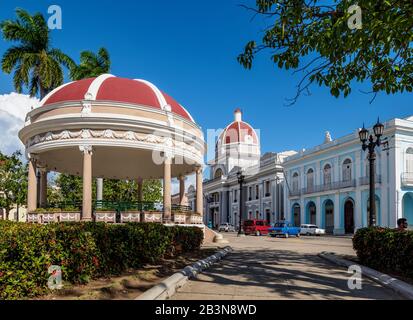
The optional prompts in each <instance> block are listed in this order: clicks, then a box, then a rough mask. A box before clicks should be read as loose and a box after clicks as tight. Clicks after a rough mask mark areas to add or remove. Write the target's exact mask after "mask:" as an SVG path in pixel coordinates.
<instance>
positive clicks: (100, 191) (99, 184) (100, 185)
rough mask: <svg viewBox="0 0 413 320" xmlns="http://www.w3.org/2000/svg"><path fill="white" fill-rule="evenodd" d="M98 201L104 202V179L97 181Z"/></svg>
mask: <svg viewBox="0 0 413 320" xmlns="http://www.w3.org/2000/svg"><path fill="white" fill-rule="evenodd" d="M96 200H97V201H102V200H103V178H97V179H96Z"/></svg>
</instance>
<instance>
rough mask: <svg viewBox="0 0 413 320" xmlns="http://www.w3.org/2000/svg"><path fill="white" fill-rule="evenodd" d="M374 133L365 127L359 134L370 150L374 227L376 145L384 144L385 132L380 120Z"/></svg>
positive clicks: (364, 146) (373, 223) (371, 199)
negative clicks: (382, 138)
mask: <svg viewBox="0 0 413 320" xmlns="http://www.w3.org/2000/svg"><path fill="white" fill-rule="evenodd" d="M373 132H374V136H375V138H376V139H374V136H373V134H370V133H369V131H368V130H367V129H366V128H365V127H364V125H363V129H361V130H360V132H359V136H360V141H361V143H362V148H363V151H366V150H368V152H369V157H368V160H369V165H370V173H369V174H370V199H369V203H370V217H369V226H370V227H373V226H375V224H376V192H375V189H376V172H375V171H376V170H375V162H376V152H375V149H376V147H380V146H381V144H382V141H381V137H382V136H383V133H384V125H383V124H382V123H380V120H378V121H377V124H376V125H375V126H374V127H373Z"/></svg>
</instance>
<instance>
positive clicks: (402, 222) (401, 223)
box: [397, 218, 409, 231]
mask: <svg viewBox="0 0 413 320" xmlns="http://www.w3.org/2000/svg"><path fill="white" fill-rule="evenodd" d="M408 226H409V224H408V222H407V219H406V218H401V219H399V220H397V230H399V231H406V230H407V228H408Z"/></svg>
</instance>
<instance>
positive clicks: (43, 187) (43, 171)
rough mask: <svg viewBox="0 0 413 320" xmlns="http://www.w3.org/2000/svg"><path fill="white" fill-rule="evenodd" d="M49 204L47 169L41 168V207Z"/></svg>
mask: <svg viewBox="0 0 413 320" xmlns="http://www.w3.org/2000/svg"><path fill="white" fill-rule="evenodd" d="M46 206H47V169H46V168H41V169H40V207H41V208H45V207H46Z"/></svg>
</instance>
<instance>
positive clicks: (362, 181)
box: [359, 175, 382, 186]
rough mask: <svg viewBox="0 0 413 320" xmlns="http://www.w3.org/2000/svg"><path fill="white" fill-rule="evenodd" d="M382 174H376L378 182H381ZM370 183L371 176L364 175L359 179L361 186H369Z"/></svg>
mask: <svg viewBox="0 0 413 320" xmlns="http://www.w3.org/2000/svg"><path fill="white" fill-rule="evenodd" d="M381 181H382V179H381V175H376V183H379V184H380V183H381ZM369 184H370V177H362V178H360V179H359V186H368V185H369Z"/></svg>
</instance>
